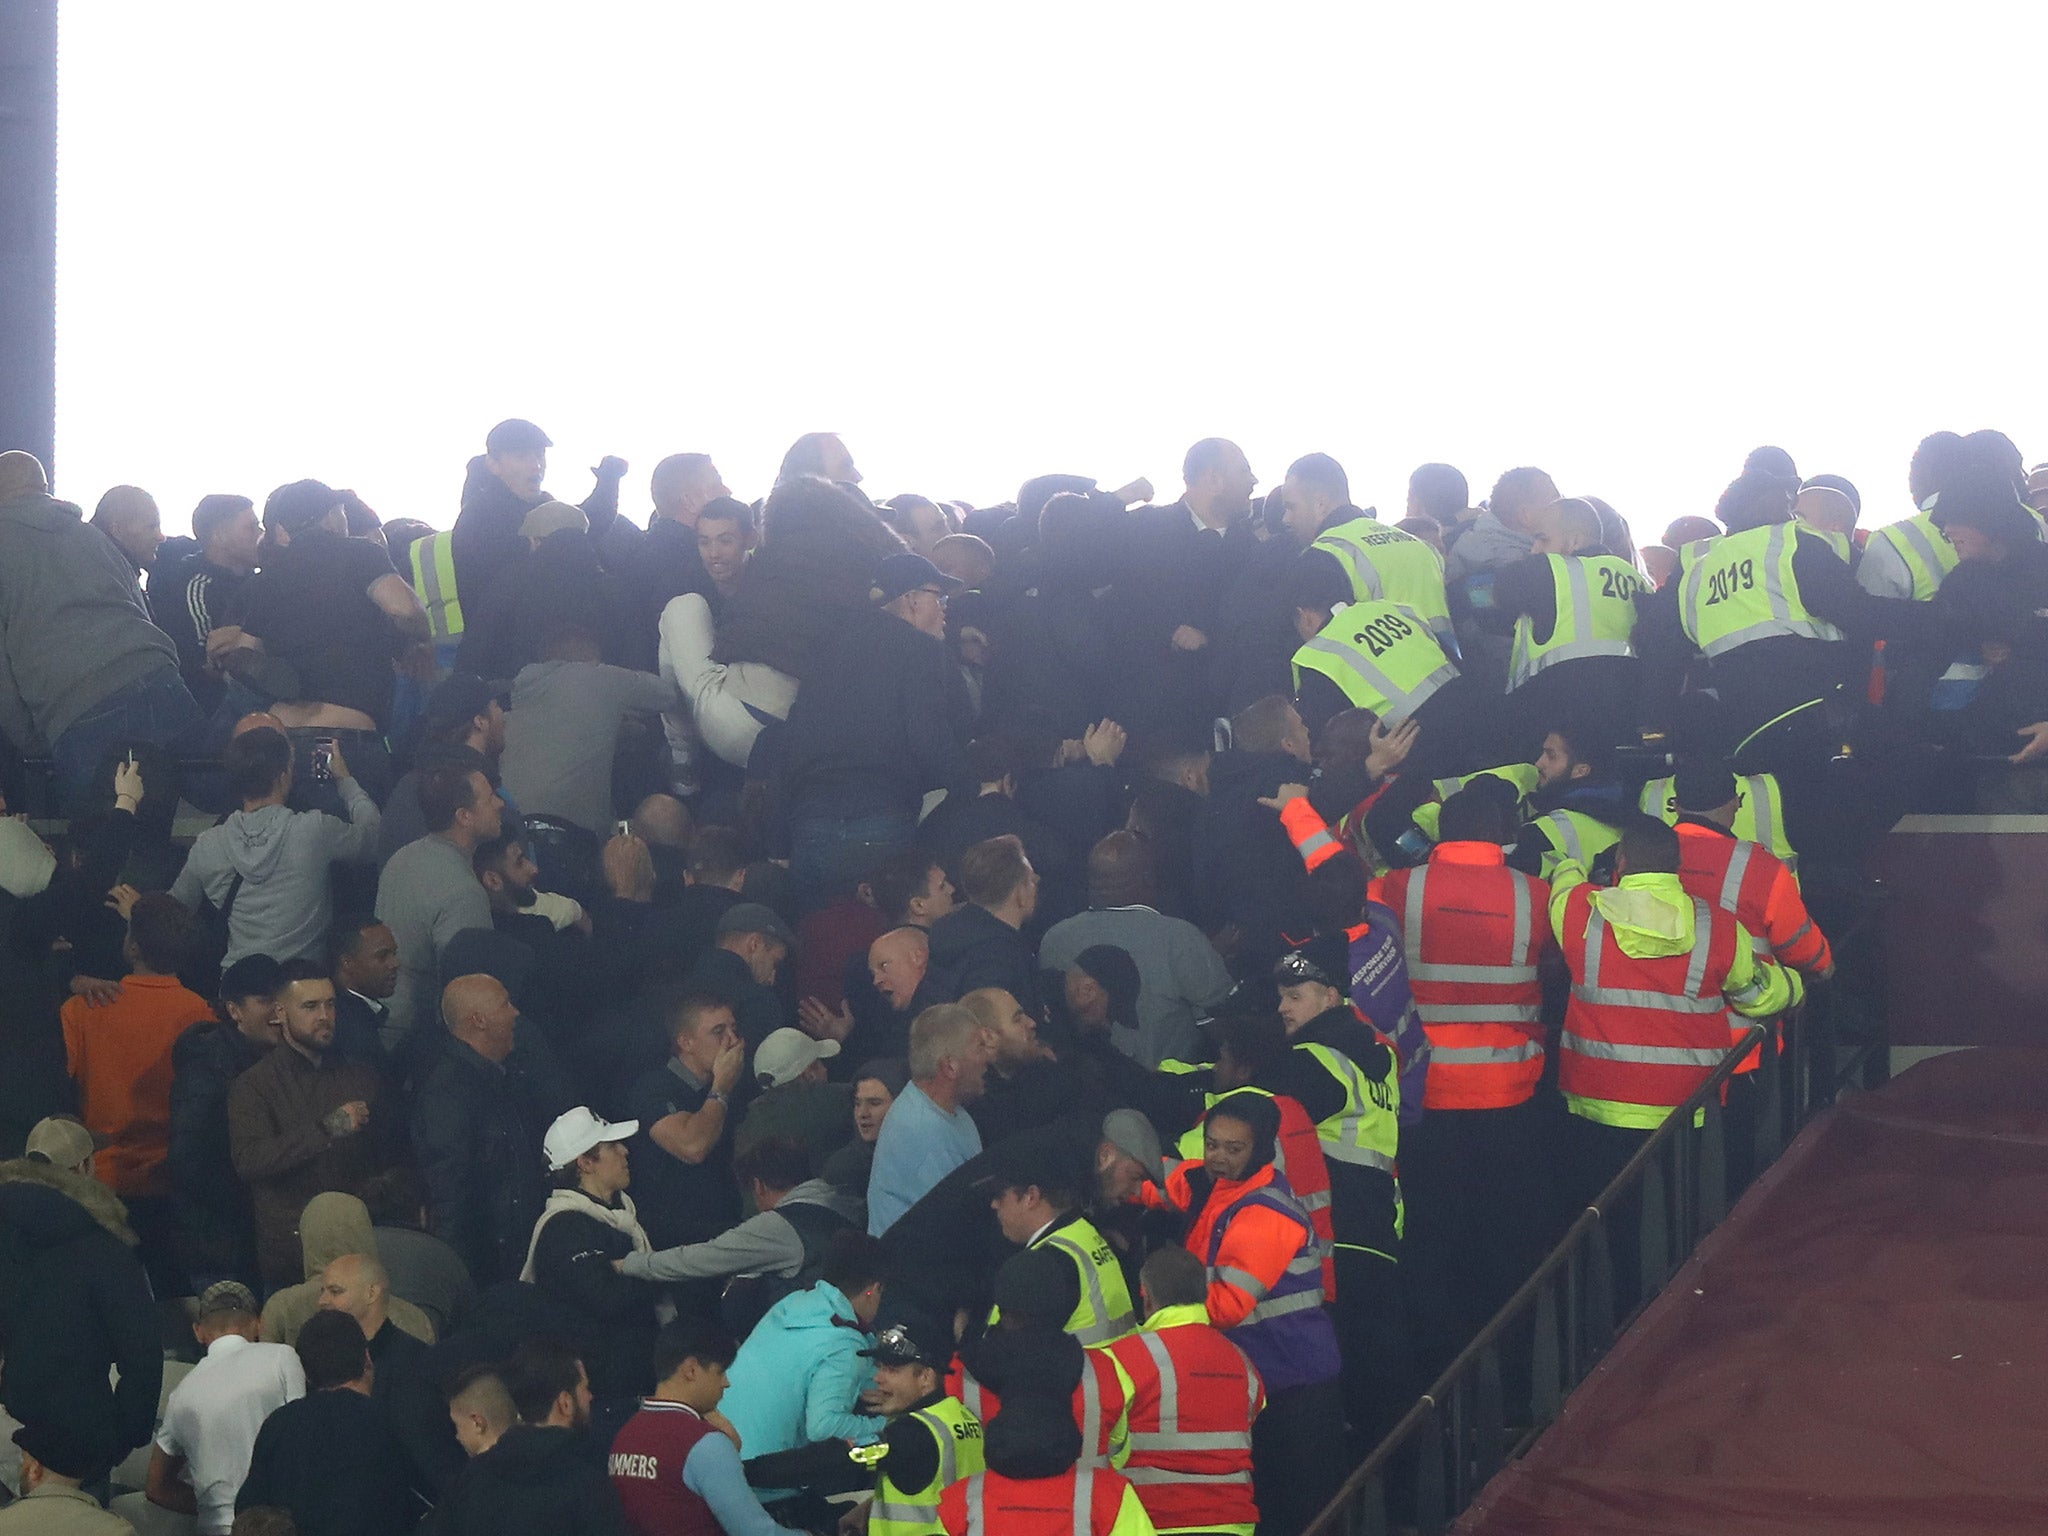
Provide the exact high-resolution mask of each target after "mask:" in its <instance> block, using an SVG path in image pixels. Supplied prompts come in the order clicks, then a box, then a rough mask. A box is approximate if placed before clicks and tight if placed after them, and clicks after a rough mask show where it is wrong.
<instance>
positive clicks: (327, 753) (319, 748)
mask: <svg viewBox="0 0 2048 1536" xmlns="http://www.w3.org/2000/svg"><path fill="white" fill-rule="evenodd" d="M312 759H313V777H314V778H316V779H318V780H319V781H320V782H321V783H323V784H324V783H326V782H327V781H328V780H329V779H332V778H333V777H334V742H333V740H332V739H331V738H329V737H325V736H323V737H321V738H320V739H319V740H318V741H316V742H314V743H313V753H312Z"/></svg>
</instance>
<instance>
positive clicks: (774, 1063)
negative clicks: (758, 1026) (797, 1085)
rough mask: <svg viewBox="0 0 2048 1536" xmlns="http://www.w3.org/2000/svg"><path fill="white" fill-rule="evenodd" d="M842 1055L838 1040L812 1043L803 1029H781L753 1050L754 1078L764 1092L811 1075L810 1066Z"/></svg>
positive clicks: (813, 1041) (814, 1041)
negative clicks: (766, 1089) (807, 1073)
mask: <svg viewBox="0 0 2048 1536" xmlns="http://www.w3.org/2000/svg"><path fill="white" fill-rule="evenodd" d="M838 1054H839V1042H838V1041H837V1040H813V1039H812V1038H811V1037H810V1036H809V1035H807V1034H805V1033H804V1032H803V1031H802V1030H800V1029H787V1028H785V1029H778V1030H775V1031H773V1032H772V1033H771V1034H770V1035H769V1036H768V1038H767V1039H766V1040H763V1041H762V1042H761V1043H760V1045H758V1046H757V1047H755V1049H754V1076H755V1078H756V1079H757V1080H758V1081H759V1082H760V1084H761V1086H762V1087H764V1088H780V1087H781V1086H782V1085H783V1084H784V1083H793V1082H795V1081H796V1080H797V1079H798V1078H800V1077H802V1076H803V1075H804V1073H806V1072H808V1071H809V1070H810V1067H811V1063H812V1062H814V1061H824V1060H826V1059H827V1058H829V1057H833V1056H837V1055H838Z"/></svg>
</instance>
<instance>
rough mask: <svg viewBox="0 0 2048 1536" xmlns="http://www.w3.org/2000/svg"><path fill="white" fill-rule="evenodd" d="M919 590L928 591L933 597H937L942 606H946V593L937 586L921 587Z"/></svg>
mask: <svg viewBox="0 0 2048 1536" xmlns="http://www.w3.org/2000/svg"><path fill="white" fill-rule="evenodd" d="M917 590H918V591H920V592H928V593H930V594H931V595H932V596H933V597H935V598H937V599H938V600H939V606H940V607H941V608H943V607H945V606H946V594H945V593H943V592H941V591H940V590H939V589H938V588H937V587H919V588H918V589H917Z"/></svg>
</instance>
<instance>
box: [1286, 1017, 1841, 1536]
mask: <svg viewBox="0 0 2048 1536" xmlns="http://www.w3.org/2000/svg"><path fill="white" fill-rule="evenodd" d="M1799 1017H1800V1014H1799V1012H1795V1013H1794V1014H1792V1015H1790V1016H1788V1017H1787V1019H1786V1021H1785V1031H1786V1047H1785V1049H1784V1050H1783V1051H1782V1052H1780V1051H1775V1050H1773V1049H1772V1048H1771V1047H1770V1046H1769V1045H1768V1044H1766V1045H1765V1055H1764V1059H1763V1062H1762V1064H1761V1066H1760V1068H1759V1072H1758V1076H1759V1079H1760V1081H1759V1083H1758V1088H1759V1102H1758V1104H1757V1113H1756V1157H1755V1160H1754V1167H1755V1168H1756V1169H1757V1170H1758V1171H1761V1170H1762V1169H1763V1168H1764V1167H1765V1166H1767V1165H1768V1164H1769V1163H1770V1162H1771V1161H1772V1160H1774V1159H1775V1158H1776V1156H1777V1154H1778V1153H1779V1152H1781V1151H1782V1150H1783V1149H1784V1147H1785V1145H1786V1143H1788V1142H1789V1141H1790V1140H1791V1138H1792V1136H1793V1135H1794V1134H1796V1133H1797V1131H1798V1129H1799V1127H1800V1126H1801V1125H1802V1124H1803V1123H1804V1121H1805V1119H1806V1117H1807V1113H1808V1110H1809V1108H1810V1107H1811V1106H1812V1105H1813V1104H1815V1103H1816V1102H1818V1103H1826V1102H1828V1101H1829V1100H1830V1099H1831V1098H1832V1089H1833V1084H1834V1082H1835V1080H1836V1072H1835V1067H1834V1063H1833V1061H1832V1060H1821V1059H1817V1058H1816V1057H1815V1054H1814V1053H1813V1052H1812V1051H1810V1050H1809V1049H1807V1048H1806V1045H1805V1040H1806V1033H1805V1031H1804V1030H1803V1029H1801V1028H1800V1026H1799ZM1769 1039H1770V1032H1769V1031H1768V1030H1766V1029H1765V1027H1764V1026H1763V1025H1762V1024H1758V1025H1756V1026H1754V1027H1753V1028H1752V1029H1750V1031H1749V1032H1748V1033H1747V1034H1745V1035H1744V1036H1743V1038H1742V1042H1741V1043H1740V1044H1739V1045H1737V1046H1735V1047H1734V1049H1732V1050H1730V1051H1729V1052H1728V1054H1727V1055H1726V1056H1724V1057H1723V1058H1722V1059H1721V1062H1720V1064H1719V1065H1718V1066H1716V1067H1715V1068H1714V1070H1713V1072H1712V1073H1710V1074H1709V1075H1708V1077H1707V1080H1706V1081H1705V1082H1703V1083H1701V1084H1700V1086H1699V1088H1698V1090H1697V1091H1695V1092H1694V1094H1693V1095H1692V1097H1691V1098H1689V1099H1687V1100H1686V1102H1685V1103H1684V1104H1682V1105H1680V1106H1679V1107H1678V1108H1677V1109H1675V1110H1673V1111H1672V1113H1671V1114H1670V1116H1669V1117H1668V1118H1667V1119H1666V1120H1665V1121H1664V1123H1663V1124H1662V1125H1661V1126H1659V1127H1658V1128H1657V1130H1656V1131H1654V1132H1653V1133H1652V1134H1651V1135H1650V1137H1649V1139H1648V1140H1647V1141H1645V1142H1644V1143H1643V1145H1642V1146H1641V1147H1640V1148H1639V1149H1637V1151H1636V1154H1635V1156H1633V1157H1632V1158H1630V1159H1629V1161H1628V1163H1627V1164H1626V1165H1625V1166H1624V1167H1623V1168H1622V1170H1621V1171H1620V1172H1619V1173H1617V1174H1616V1175H1615V1176H1614V1178H1613V1179H1612V1180H1611V1181H1610V1182H1609V1183H1608V1185H1607V1187H1606V1188H1605V1189H1603V1190H1601V1191H1600V1193H1599V1194H1598V1195H1597V1196H1595V1197H1594V1199H1593V1201H1592V1203H1591V1204H1590V1205H1588V1206H1587V1207H1586V1208H1585V1209H1584V1210H1583V1211H1581V1212H1580V1213H1579V1214H1578V1216H1577V1218H1576V1219H1575V1220H1574V1221H1573V1222H1572V1223H1571V1225H1570V1227H1569V1228H1567V1229H1566V1231H1565V1234H1564V1236H1563V1238H1562V1240H1561V1241H1559V1243H1558V1244H1557V1246H1556V1247H1555V1248H1553V1249H1552V1250H1551V1251H1550V1254H1549V1256H1548V1257H1547V1258H1545V1259H1544V1261H1543V1262H1542V1263H1541V1264H1540V1265H1538V1266H1537V1268H1536V1272H1535V1273H1534V1274H1532V1275H1530V1276H1529V1278H1528V1279H1527V1280H1526V1281H1524V1282H1523V1283H1522V1286H1521V1288H1520V1289H1519V1290H1517V1291H1516V1292H1515V1294H1514V1295H1513V1296H1512V1297H1510V1298H1509V1300H1508V1302H1507V1304H1506V1305H1505V1306H1503V1307H1502V1308H1501V1309H1500V1311H1499V1312H1497V1313H1495V1314H1494V1316H1493V1318H1492V1320H1491V1321H1490V1322H1488V1323H1487V1324H1486V1326H1485V1327H1484V1328H1482V1329H1481V1330H1480V1331H1479V1334H1478V1336H1477V1337H1476V1338H1474V1339H1473V1340H1472V1342H1471V1343H1470V1344H1468V1345H1466V1346H1465V1348H1464V1349H1463V1350H1462V1351H1460V1352H1459V1354H1458V1357H1457V1358H1456V1359H1455V1360H1453V1361H1452V1362H1451V1363H1450V1365H1449V1366H1447V1367H1446V1368H1445V1369H1444V1371H1443V1373H1442V1374H1441V1375H1440V1376H1438V1377H1437V1379H1436V1381H1435V1382H1434V1383H1433V1384H1432V1385H1431V1386H1430V1388H1429V1390H1428V1391H1427V1392H1425V1393H1424V1394H1423V1395H1422V1397H1421V1398H1419V1399H1418V1400H1417V1401H1416V1403H1415V1406H1414V1407H1412V1408H1410V1409H1409V1410H1408V1412H1407V1413H1406V1414H1404V1415H1403V1416H1402V1418H1401V1419H1400V1421H1399V1422H1398V1423H1397V1424H1396V1425H1395V1426H1394V1428H1393V1430H1392V1432H1391V1433H1389V1434H1388V1435H1387V1437H1386V1438H1385V1439H1383V1440H1382V1441H1381V1442H1380V1443H1379V1444H1378V1445H1377V1446H1376V1447H1374V1449H1373V1451H1372V1452H1371V1454H1370V1455H1368V1456H1367V1457H1366V1458H1365V1460H1364V1461H1363V1462H1361V1463H1360V1464H1359V1466H1358V1468H1357V1470H1355V1471H1354V1472H1353V1473H1352V1474H1351V1476H1350V1477H1349V1478H1348V1479H1346V1481H1345V1483H1344V1486H1343V1487H1342V1488H1341V1489H1339V1490H1338V1492H1337V1495H1336V1497H1335V1498H1333V1499H1332V1500H1331V1501H1330V1503H1329V1505H1328V1507H1327V1508H1325V1509H1324V1510H1323V1512H1322V1513H1321V1514H1320V1515H1319V1516H1317V1518H1316V1520H1315V1521H1314V1523H1313V1524H1311V1525H1310V1526H1309V1527H1308V1530H1307V1531H1306V1532H1305V1533H1304V1536H1381V1533H1384V1532H1387V1531H1389V1530H1392V1529H1395V1528H1397V1527H1399V1528H1403V1529H1406V1528H1413V1529H1414V1530H1416V1531H1418V1532H1419V1533H1420V1536H1441V1533H1442V1532H1444V1531H1445V1530H1447V1529H1448V1528H1449V1526H1450V1525H1451V1523H1452V1522H1453V1521H1455V1520H1456V1519H1457V1518H1458V1516H1459V1515H1461V1514H1462V1513H1463V1512H1464V1511H1465V1509H1466V1508H1467V1507H1468V1506H1469V1505H1470V1504H1471V1503H1472V1501H1473V1500H1474V1499H1475V1498H1476V1497H1478V1494H1479V1491H1480V1489H1482V1488H1484V1487H1485V1486H1486V1484H1487V1483H1488V1481H1490V1480H1491V1479H1492V1477H1493V1475H1494V1474H1495V1473H1496V1472H1498V1471H1500V1469H1501V1468H1502V1467H1503V1466H1505V1465H1506V1464H1507V1463H1508V1462H1509V1461H1511V1460H1513V1459H1514V1458H1516V1457H1518V1456H1520V1455H1521V1454H1522V1453H1523V1452H1525V1451H1526V1450H1528V1448H1529V1447H1530V1446H1531V1445H1532V1444H1534V1443H1535V1440H1536V1438H1537V1436H1538V1435H1540V1434H1542V1432H1543V1431H1544V1430H1545V1429H1546V1428H1548V1427H1549V1426H1550V1425H1551V1424H1552V1423H1554V1422H1556V1419H1557V1416H1558V1414H1559V1412H1560V1411H1561V1410H1562V1409H1563V1406H1564V1400H1565V1398H1566V1397H1567V1396H1569V1395H1570V1393H1571V1391H1572V1390H1573V1388H1575V1387H1577V1386H1578V1385H1579V1383H1580V1382H1582V1381H1584V1380H1585V1379H1586V1377H1587V1376H1588V1375H1589V1374H1591V1372H1592V1370H1593V1367H1594V1366H1595V1365H1597V1364H1598V1363H1599V1361H1600V1359H1601V1357H1602V1356H1603V1355H1605V1354H1606V1353H1607V1351H1608V1349H1609V1348H1611V1347H1612V1345H1613V1344H1614V1341H1615V1340H1616V1339H1618V1338H1619V1337H1620V1336H1621V1334H1622V1333H1623V1332H1624V1331H1625V1330H1626V1329H1627V1328H1628V1326H1629V1325H1630V1324H1631V1323H1633V1322H1634V1321H1635V1319H1636V1317H1637V1316H1639V1315H1640V1314H1641V1312H1642V1310H1643V1309H1644V1308H1645V1307H1647V1306H1648V1305H1649V1304H1650V1302H1651V1301H1652V1300H1654V1299H1655V1297H1656V1295H1657V1293H1658V1292H1659V1291H1660V1290H1662V1289H1663V1287H1664V1285H1665V1283H1666V1282H1667V1281H1668V1280H1669V1279H1670V1278H1671V1276H1672V1275H1673V1274H1674V1273H1675V1272H1676V1271H1677V1270H1678V1268H1679V1266H1680V1265H1682V1264H1683V1263H1684V1262H1685V1261H1686V1259H1687V1258H1689V1257H1690V1256H1691V1254H1692V1251H1693V1250H1694V1249H1695V1248H1696V1247H1697V1246H1698V1245H1699V1243H1700V1241H1701V1239H1702V1238H1704V1237H1705V1236H1706V1235H1707V1233H1708V1232H1710V1231H1712V1230H1713V1228H1714V1227H1715V1226H1716V1225H1717V1224H1719V1222H1720V1221H1721V1219H1722V1218H1723V1217H1724V1216H1726V1215H1727V1212H1728V1190H1727V1161H1726V1138H1727V1130H1728V1127H1727V1120H1726V1113H1725V1111H1724V1109H1723V1106H1722V1087H1723V1085H1724V1084H1726V1083H1727V1081H1728V1080H1729V1078H1730V1077H1731V1076H1733V1075H1734V1072H1735V1068H1736V1065H1737V1064H1738V1063H1739V1062H1740V1061H1741V1060H1742V1058H1743V1057H1744V1056H1746V1055H1747V1054H1748V1053H1749V1050H1750V1048H1751V1046H1753V1045H1756V1044H1757V1043H1759V1042H1767V1041H1768V1040H1769ZM1624 1211H1627V1212H1631V1213H1632V1216H1633V1219H1632V1220H1631V1221H1629V1222H1625V1223H1619V1224H1618V1225H1620V1227H1621V1229H1622V1230H1623V1231H1626V1230H1627V1228H1628V1227H1629V1226H1633V1227H1634V1243H1635V1252H1634V1254H1633V1255H1632V1257H1633V1258H1634V1259H1635V1261H1636V1262H1635V1264H1634V1265H1629V1264H1628V1263H1627V1262H1626V1261H1627V1258H1628V1257H1630V1256H1629V1255H1622V1256H1620V1257H1622V1258H1623V1261H1624V1262H1623V1265H1622V1274H1623V1280H1624V1284H1623V1285H1622V1286H1621V1287H1619V1288H1618V1287H1617V1284H1616V1269H1617V1266H1616V1263H1615V1260H1616V1258H1617V1255H1616V1254H1615V1253H1614V1252H1613V1250H1612V1246H1611V1241H1610V1229H1611V1228H1613V1227H1615V1226H1616V1225H1617V1222H1616V1217H1617V1215H1618V1214H1619V1213H1621V1212H1624ZM1631 1277H1633V1278H1634V1279H1636V1280H1637V1281H1638V1295H1637V1297H1635V1298H1631V1297H1628V1296H1627V1285H1626V1281H1627V1280H1628V1279H1629V1278H1631ZM1625 1303H1626V1305H1627V1310H1626V1312H1625V1313H1624V1312H1623V1310H1622V1307H1623V1305H1624V1304H1625ZM1511 1352H1512V1353H1511ZM1504 1362H1505V1363H1507V1364H1510V1365H1512V1366H1514V1367H1516V1370H1515V1371H1514V1373H1513V1377H1512V1378H1511V1379H1513V1380H1514V1381H1515V1382H1516V1383H1517V1390H1516V1394H1515V1400H1513V1401H1510V1397H1509V1391H1508V1388H1507V1387H1506V1386H1505V1385H1504V1382H1505V1381H1506V1380H1507V1379H1510V1378H1508V1377H1506V1376H1505V1375H1504V1372H1503V1364H1504ZM1523 1381H1526V1385H1527V1391H1526V1396H1524V1395H1523V1393H1522V1392H1521V1391H1520V1383H1522V1382H1523Z"/></svg>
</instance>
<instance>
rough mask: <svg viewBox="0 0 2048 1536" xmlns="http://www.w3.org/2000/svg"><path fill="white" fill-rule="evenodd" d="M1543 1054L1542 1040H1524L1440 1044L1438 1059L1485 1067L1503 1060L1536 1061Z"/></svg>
mask: <svg viewBox="0 0 2048 1536" xmlns="http://www.w3.org/2000/svg"><path fill="white" fill-rule="evenodd" d="M1542 1054H1543V1044H1542V1042H1541V1041H1538V1040H1524V1041H1523V1042H1522V1043H1521V1044H1520V1045H1453V1046H1439V1047H1438V1048H1437V1053H1436V1059H1437V1060H1438V1061H1441V1062H1444V1063H1447V1064H1448V1065H1450V1066H1454V1067H1484V1066H1493V1065H1495V1064H1497V1063H1501V1062H1510V1061H1534V1060H1535V1059H1536V1058H1537V1057H1539V1056H1541V1055H1542Z"/></svg>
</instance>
